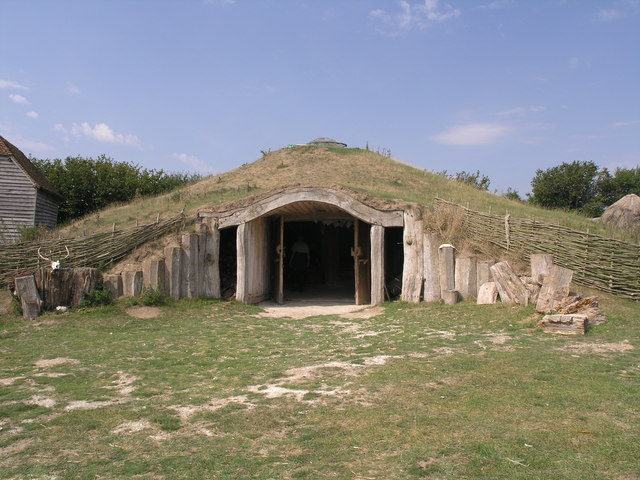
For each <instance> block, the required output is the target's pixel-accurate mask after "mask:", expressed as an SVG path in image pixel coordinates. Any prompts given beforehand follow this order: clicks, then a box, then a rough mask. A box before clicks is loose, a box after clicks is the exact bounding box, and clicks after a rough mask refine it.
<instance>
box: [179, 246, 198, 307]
mask: <svg viewBox="0 0 640 480" xmlns="http://www.w3.org/2000/svg"><path fill="white" fill-rule="evenodd" d="M182 252H183V254H182V286H181V289H180V294H181V296H183V297H187V298H196V297H197V296H198V288H197V286H198V284H197V280H198V235H197V234H195V233H187V234H185V235H182Z"/></svg>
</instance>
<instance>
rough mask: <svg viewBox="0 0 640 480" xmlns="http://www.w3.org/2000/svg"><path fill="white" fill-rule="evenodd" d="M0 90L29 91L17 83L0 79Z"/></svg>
mask: <svg viewBox="0 0 640 480" xmlns="http://www.w3.org/2000/svg"><path fill="white" fill-rule="evenodd" d="M0 88H12V89H14V90H29V87H25V86H24V85H20V84H19V83H16V82H12V81H11V80H2V79H0Z"/></svg>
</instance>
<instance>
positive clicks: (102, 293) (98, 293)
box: [81, 285, 113, 308]
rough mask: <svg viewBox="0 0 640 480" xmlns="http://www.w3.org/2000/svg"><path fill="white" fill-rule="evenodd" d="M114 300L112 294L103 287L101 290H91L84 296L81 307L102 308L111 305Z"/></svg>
mask: <svg viewBox="0 0 640 480" xmlns="http://www.w3.org/2000/svg"><path fill="white" fill-rule="evenodd" d="M112 303H113V298H112V296H111V292H110V291H109V290H106V289H105V288H104V287H103V286H102V285H100V287H99V288H96V289H94V290H91V291H90V292H89V293H87V294H86V295H85V296H84V300H82V304H81V307H85V308H86V307H100V306H104V305H111V304H112Z"/></svg>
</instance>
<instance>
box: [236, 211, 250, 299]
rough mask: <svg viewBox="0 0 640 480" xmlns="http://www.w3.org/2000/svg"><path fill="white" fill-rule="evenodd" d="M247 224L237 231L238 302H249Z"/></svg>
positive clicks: (239, 227)
mask: <svg viewBox="0 0 640 480" xmlns="http://www.w3.org/2000/svg"><path fill="white" fill-rule="evenodd" d="M246 237H247V224H246V223H241V224H240V225H238V230H237V231H236V255H237V261H236V300H238V301H239V302H247V275H246V273H247V268H246V265H247V254H248V252H247V238H246Z"/></svg>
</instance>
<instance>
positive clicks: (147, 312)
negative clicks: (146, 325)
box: [125, 307, 162, 319]
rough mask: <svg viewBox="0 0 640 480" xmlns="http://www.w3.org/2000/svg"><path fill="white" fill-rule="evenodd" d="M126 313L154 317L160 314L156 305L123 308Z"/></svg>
mask: <svg viewBox="0 0 640 480" xmlns="http://www.w3.org/2000/svg"><path fill="white" fill-rule="evenodd" d="M125 312H126V313H127V315H129V316H130V317H134V318H145V319H146V318H156V317H159V316H160V315H161V314H162V310H160V309H159V308H158V307H130V308H127V309H126V310H125Z"/></svg>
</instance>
